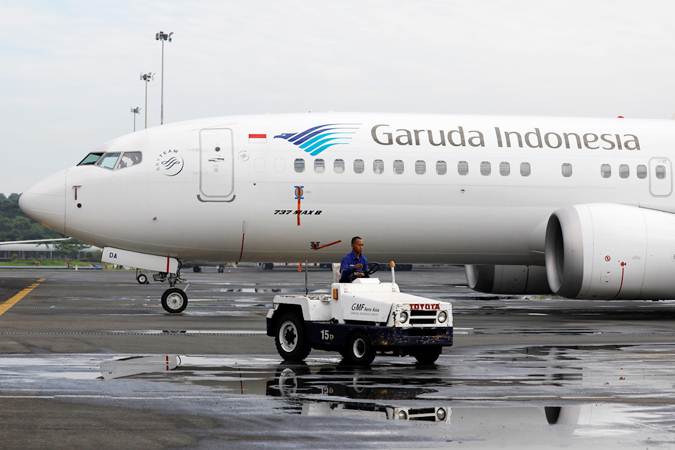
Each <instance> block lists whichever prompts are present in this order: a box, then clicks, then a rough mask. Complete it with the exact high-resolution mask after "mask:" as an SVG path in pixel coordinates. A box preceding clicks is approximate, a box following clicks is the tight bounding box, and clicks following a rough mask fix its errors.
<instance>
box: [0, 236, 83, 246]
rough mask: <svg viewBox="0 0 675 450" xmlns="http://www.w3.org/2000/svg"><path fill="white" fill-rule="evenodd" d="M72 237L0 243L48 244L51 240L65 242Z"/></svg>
mask: <svg viewBox="0 0 675 450" xmlns="http://www.w3.org/2000/svg"><path fill="white" fill-rule="evenodd" d="M71 239H72V238H57V239H33V240H27V241H4V242H0V245H12V244H46V243H49V242H63V241H69V240H71Z"/></svg>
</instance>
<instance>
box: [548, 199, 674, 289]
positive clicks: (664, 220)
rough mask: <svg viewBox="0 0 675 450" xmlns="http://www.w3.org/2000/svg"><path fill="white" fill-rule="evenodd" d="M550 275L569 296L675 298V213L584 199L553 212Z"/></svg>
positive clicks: (553, 283)
mask: <svg viewBox="0 0 675 450" xmlns="http://www.w3.org/2000/svg"><path fill="white" fill-rule="evenodd" d="M545 256H546V274H547V278H548V283H549V286H551V289H552V290H553V292H555V293H556V294H558V295H561V296H563V297H568V298H602V299H663V298H675V214H670V213H666V212H662V211H656V210H651V209H644V208H638V207H635V206H626V205H617V204H605V203H598V204H584V205H575V206H571V207H567V208H564V209H561V210H558V211H556V212H555V213H553V214H552V215H551V217H550V218H549V221H548V225H547V228H546V246H545Z"/></svg>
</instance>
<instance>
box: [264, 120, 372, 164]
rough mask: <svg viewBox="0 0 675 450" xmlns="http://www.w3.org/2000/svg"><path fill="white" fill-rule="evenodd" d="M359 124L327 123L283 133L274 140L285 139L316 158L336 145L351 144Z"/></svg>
mask: <svg viewBox="0 0 675 450" xmlns="http://www.w3.org/2000/svg"><path fill="white" fill-rule="evenodd" d="M359 125H360V124H358V123H326V124H324V125H318V126H316V127H312V128H309V129H307V130H305V131H301V132H299V133H282V134H277V135H276V136H274V139H277V138H279V139H284V140H286V141H288V142H290V143H291V144H293V145H296V146H298V147H300V148H301V149H303V150H304V151H305V152H307V153H309V154H310V155H312V156H316V155H318V154H320V153H321V152H323V151H324V150H327V149H329V148H331V147H332V146H334V145H343V144H349V142H350V141H351V140H352V137H353V135H354V133H356V131H357V130H358V129H359Z"/></svg>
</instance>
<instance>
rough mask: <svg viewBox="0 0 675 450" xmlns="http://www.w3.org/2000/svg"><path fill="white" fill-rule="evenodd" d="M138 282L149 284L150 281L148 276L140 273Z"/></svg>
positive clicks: (137, 278)
mask: <svg viewBox="0 0 675 450" xmlns="http://www.w3.org/2000/svg"><path fill="white" fill-rule="evenodd" d="M136 281H138V284H149V283H150V280H148V276H147V275H146V274H144V273H139V274H138V276H137V277H136Z"/></svg>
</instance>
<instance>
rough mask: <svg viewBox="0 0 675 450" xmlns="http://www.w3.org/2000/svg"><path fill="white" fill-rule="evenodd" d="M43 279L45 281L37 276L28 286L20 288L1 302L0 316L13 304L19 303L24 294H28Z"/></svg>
mask: <svg viewBox="0 0 675 450" xmlns="http://www.w3.org/2000/svg"><path fill="white" fill-rule="evenodd" d="M43 281H45V279H44V278H38V279H37V280H36V281H35V282H34V283H33V284H31V285H30V286H28V287H25V288H23V289H21V290H20V291H19V292H17V293H16V294H14V295H13V296H12V297H10V298H9V299H8V300H6V301H5V302H3V303H0V316H2V315H3V314H5V313H6V312H7V311H9V310H10V309H11V308H12V307H13V306H14V305H16V304H17V303H19V302H20V301H21V300H23V298H24V297H25V296H27V295H28V294H30V293H31V292H32V291H33V289H35V288H36V287H38V286H39V285H40V284H41V283H42V282H43Z"/></svg>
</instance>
